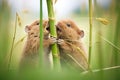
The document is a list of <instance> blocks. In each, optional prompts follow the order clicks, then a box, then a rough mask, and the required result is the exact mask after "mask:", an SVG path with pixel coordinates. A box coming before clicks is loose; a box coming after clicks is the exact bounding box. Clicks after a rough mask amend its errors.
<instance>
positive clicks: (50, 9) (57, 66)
mask: <svg viewBox="0 0 120 80" xmlns="http://www.w3.org/2000/svg"><path fill="white" fill-rule="evenodd" d="M46 1H47V8H48V17H49V24H50V34H51V36H53V37H56V38H57V33H56V27H55V17H54V10H53V2H52V0H46ZM52 55H53V67H54V69H55V70H59V69H60V59H59V53H58V48H57V44H53V45H52Z"/></svg>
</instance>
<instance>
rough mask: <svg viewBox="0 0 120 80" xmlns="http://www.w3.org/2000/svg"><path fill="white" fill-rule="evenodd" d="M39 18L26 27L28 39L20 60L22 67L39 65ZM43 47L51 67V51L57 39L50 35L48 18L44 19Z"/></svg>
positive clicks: (46, 59)
mask: <svg viewBox="0 0 120 80" xmlns="http://www.w3.org/2000/svg"><path fill="white" fill-rule="evenodd" d="M39 24H40V23H39V20H36V21H34V22H33V23H32V24H30V25H27V26H26V27H25V31H26V32H27V40H26V44H25V47H24V50H23V53H22V58H21V60H20V67H21V68H32V67H37V66H38V63H39V53H38V51H39V45H40V43H39V41H40V36H39V34H40V31H39ZM43 34H44V38H43V48H44V59H45V63H46V64H47V65H49V66H47V67H50V60H49V53H50V48H51V45H52V44H54V43H55V42H56V39H55V38H53V37H49V23H48V20H43Z"/></svg>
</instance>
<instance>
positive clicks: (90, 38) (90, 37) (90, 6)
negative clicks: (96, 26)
mask: <svg viewBox="0 0 120 80" xmlns="http://www.w3.org/2000/svg"><path fill="white" fill-rule="evenodd" d="M89 25H90V31H89V60H88V61H89V67H90V64H91V51H92V0H89Z"/></svg>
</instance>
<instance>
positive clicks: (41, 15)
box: [39, 0, 44, 68]
mask: <svg viewBox="0 0 120 80" xmlns="http://www.w3.org/2000/svg"><path fill="white" fill-rule="evenodd" d="M42 19H43V12H42V0H40V27H39V29H40V48H39V55H40V56H39V57H40V58H39V63H40V67H42V68H43V63H44V62H43V60H44V53H43V20H42Z"/></svg>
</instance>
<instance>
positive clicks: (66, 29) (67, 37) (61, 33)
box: [56, 19, 88, 70]
mask: <svg viewBox="0 0 120 80" xmlns="http://www.w3.org/2000/svg"><path fill="white" fill-rule="evenodd" d="M56 27H57V35H58V39H59V40H58V45H59V50H60V57H61V61H62V62H64V64H65V65H66V64H68V65H69V67H71V66H72V67H73V68H77V69H80V70H87V69H88V63H87V57H86V52H85V50H84V48H83V44H82V42H81V41H80V39H81V38H82V37H83V36H84V31H83V30H80V29H79V28H78V26H77V25H76V24H75V22H73V21H72V20H69V19H68V20H67V19H66V20H61V21H59V22H58V23H57V25H56Z"/></svg>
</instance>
